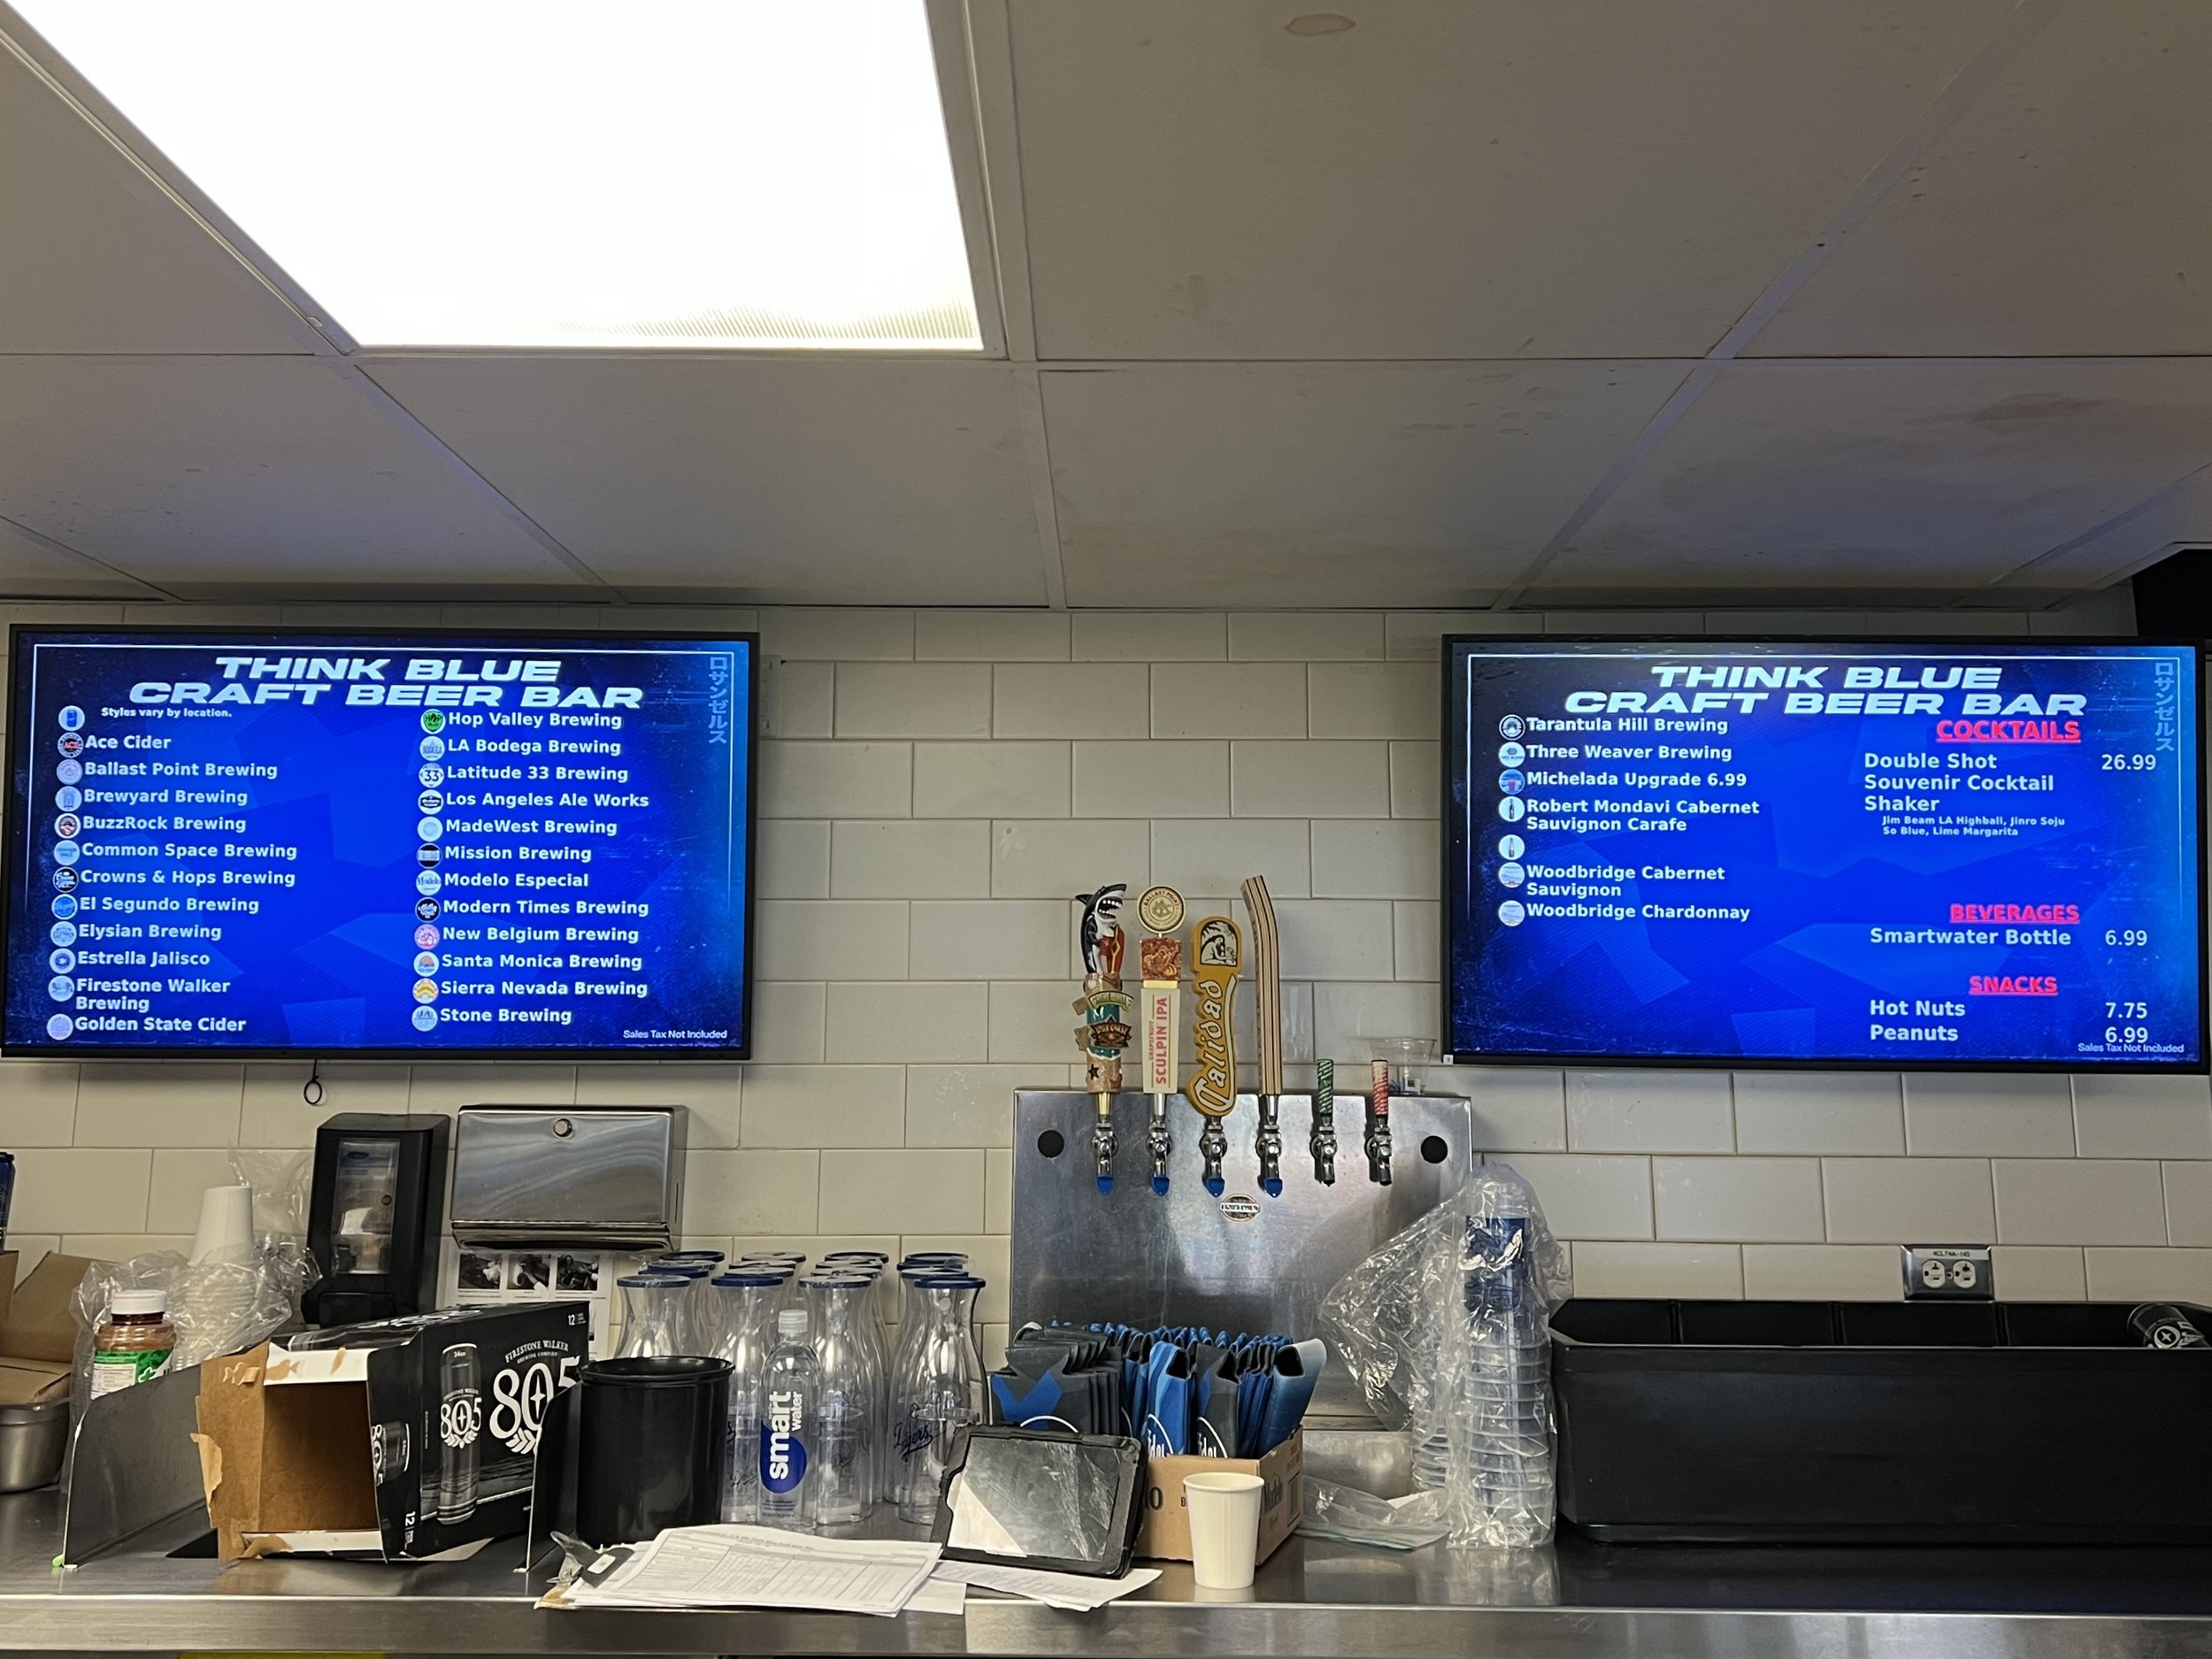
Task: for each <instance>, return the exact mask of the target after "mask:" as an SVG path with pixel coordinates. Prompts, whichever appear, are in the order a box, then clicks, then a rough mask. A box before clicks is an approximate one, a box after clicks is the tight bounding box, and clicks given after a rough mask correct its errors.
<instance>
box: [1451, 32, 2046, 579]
mask: <svg viewBox="0 0 2212 1659" xmlns="http://www.w3.org/2000/svg"><path fill="white" fill-rule="evenodd" d="M2062 4H2063V0H2018V4H2016V5H2015V6H2014V7H2013V9H2012V11H2011V12H2009V13H2008V14H2007V16H2006V17H2005V19H2004V20H2003V21H2002V23H2001V24H2000V25H1999V26H1998V27H1997V28H1996V29H1994V30H1993V31H1992V32H1991V34H1990V35H1989V36H1988V38H1987V39H1985V41H1984V42H1982V44H1981V46H1980V47H1979V48H1978V50H1976V51H1975V53H1974V55H1973V57H1972V58H1969V59H1968V60H1967V62H1966V64H1965V65H1963V66H1962V68H1961V69H1960V70H1959V71H1958V73H1955V75H1953V76H1952V77H1951V78H1950V80H1949V81H1947V82H1946V83H1945V84H1944V86H1943V88H1942V89H1941V90H1940V91H1939V93H1937V95H1936V96H1935V97H1934V99H1933V100H1932V102H1931V103H1930V104H1929V105H1928V107H1927V108H1926V109H1925V110H1924V111H1922V112H1921V114H1920V117H1919V119H1916V121H1914V122H1913V124H1912V125H1911V127H1909V128H1907V129H1906V131H1905V133H1904V134H1902V135H1901V137H1900V138H1899V139H1898V141H1897V142H1895V143H1894V144H1893V145H1892V146H1891V147H1890V149H1889V151H1888V153H1887V154H1886V155H1885V156H1884V157H1882V159H1881V160H1880V162H1878V164H1877V165H1875V167H1874V169H1873V170H1872V171H1871V172H1870V173H1868V174H1867V175H1866V176H1865V177H1864V178H1863V179H1862V180H1860V181H1859V183H1858V186H1857V188H1855V189H1854V190H1853V191H1852V192H1851V194H1850V195H1849V196H1847V197H1846V198H1845V199H1844V201H1843V203H1842V204H1841V205H1840V206H1839V207H1838V208H1837V209H1836V211H1835V212H1834V213H1833V214H1832V215H1831V216H1830V217H1829V219H1828V221H1827V223H1825V224H1824V225H1823V226H1822V227H1821V228H1820V229H1819V231H1818V232H1817V233H1816V234H1815V235H1814V236H1813V239H1812V241H1811V242H1809V243H1808V244H1807V245H1806V246H1805V247H1804V248H1802V249H1801V250H1799V252H1798V255H1797V257H1795V258H1794V259H1793V260H1791V261H1790V263H1789V264H1788V265H1786V266H1785V267H1784V269H1783V270H1782V271H1781V273H1779V274H1778V275H1777V276H1776V277H1775V278H1774V280H1772V281H1771V282H1770V283H1769V284H1768V285H1767V287H1766V288H1765V290H1764V291H1763V292H1762V293H1761V294H1760V296H1759V297H1758V298H1757V299H1755V300H1754V301H1753V302H1752V303H1751V305H1750V307H1749V308H1748V309H1747V311H1745V312H1744V314H1743V315H1742V316H1741V317H1740V318H1739V319H1737V320H1736V322H1735V324H1734V325H1733V326H1731V327H1730V328H1729V330H1728V331H1727V333H1725V334H1723V335H1722V336H1721V337H1720V339H1719V340H1718V341H1717V342H1715V343H1714V346H1713V349H1711V350H1710V351H1709V352H1708V353H1707V354H1706V365H1711V366H1706V365H1701V366H1700V367H1699V368H1696V369H1694V370H1692V371H1691V373H1690V374H1689V376H1688V377H1687V378H1686V380H1684V381H1683V383H1682V385H1681V387H1680V388H1678V389H1677V391H1676V393H1675V395H1674V396H1672V397H1670V398H1669V399H1668V400H1667V401H1666V403H1663V405H1661V407H1660V410H1659V412H1658V413H1657V414H1655V415H1654V416H1653V417H1652V419H1651V422H1650V424H1649V425H1648V426H1647V427H1646V428H1645V429H1644V430H1643V431H1642V432H1640V433H1639V434H1637V435H1636V439H1635V441H1634V442H1632V443H1631V444H1630V445H1629V447H1628V449H1626V451H1625V452H1624V453H1623V455H1622V457H1621V458H1620V460H1619V461H1618V462H1617V463H1616V464H1615V465H1614V466H1613V467H1612V468H1611V469H1610V470H1609V472H1607V473H1606V475H1605V476H1604V477H1603V478H1602V479H1601V480H1599V481H1598V484H1597V486H1596V488H1594V489H1592V490H1591V492H1590V494H1589V495H1588V496H1587V497H1586V498H1585V499H1584V500H1583V501H1582V502H1581V503H1579V504H1578V506H1577V507H1576V508H1575V510H1574V511H1573V512H1571V514H1569V515H1568V517H1567V519H1566V521H1565V522H1564V523H1563V524H1562V525H1561V526H1559V528H1558V529H1557V530H1556V531H1555V532H1554V533H1553V534H1552V536H1551V539H1550V540H1549V541H1546V542H1545V543H1544V545H1543V546H1542V547H1541V548H1540V549H1538V550H1537V553H1536V556H1535V557H1533V558H1532V559H1531V560H1530V561H1529V563H1528V566H1527V568H1526V569H1525V570H1524V571H1523V572H1521V574H1520V577H1519V579H1518V580H1516V581H1515V582H1514V583H1513V584H1512V585H1511V586H1509V588H1507V589H1506V590H1505V591H1504V592H1503V593H1502V594H1500V595H1498V597H1497V600H1496V602H1495V603H1494V604H1493V605H1492V607H1491V608H1492V609H1493V610H1496V611H1505V610H1509V609H1510V608H1511V607H1512V606H1513V605H1514V604H1515V603H1517V602H1518V600H1519V599H1520V597H1521V595H1523V594H1525V593H1526V592H1527V591H1528V590H1529V588H1532V587H1533V586H1534V585H1535V583H1536V582H1537V580H1538V579H1539V578H1540V577H1541V576H1542V575H1543V573H1544V572H1545V571H1546V570H1547V569H1548V567H1549V566H1550V565H1551V564H1552V562H1553V561H1554V560H1555V559H1556V558H1557V557H1559V555H1560V554H1561V553H1563V552H1564V551H1565V550H1566V549H1568V548H1569V547H1571V546H1572V545H1573V542H1574V539H1575V537H1576V536H1578V535H1579V534H1581V533H1582V531H1583V530H1584V528H1585V527H1586V526H1587V525H1588V524H1589V523H1590V521H1591V520H1592V519H1593V518H1595V517H1596V516H1597V514H1598V512H1599V511H1600V510H1601V509H1602V508H1603V507H1604V505H1605V503H1607V502H1608V501H1609V500H1610V499H1611V498H1612V497H1613V495H1615V494H1616V493H1617V491H1618V490H1619V489H1620V488H1621V486H1622V485H1624V484H1625V483H1626V482H1627V481H1628V479H1629V477H1630V475H1631V474H1632V473H1633V472H1635V471H1636V470H1637V469H1638V468H1639V467H1640V466H1641V465H1643V464H1644V463H1645V462H1646V461H1647V459H1649V457H1650V456H1651V454H1652V452H1653V451H1654V450H1655V449H1657V448H1658V447H1659V444H1660V442H1661V441H1662V440H1663V439H1664V438H1665V436H1666V434H1667V433H1668V432H1669V430H1671V428H1672V427H1673V426H1674V425H1675V424H1676V423H1677V422H1678V421H1679V420H1680V419H1682V418H1683V416H1684V415H1686V414H1687V413H1688V412H1689V411H1690V408H1691V406H1692V405H1693V404H1694V403H1696V402H1697V401H1698V400H1699V399H1700V398H1701V397H1702V396H1704V395H1705V393H1706V392H1707V391H1708V390H1709V388H1711V386H1712V384H1713V382H1714V381H1715V380H1717V379H1718V378H1719V368H1718V366H1717V365H1720V364H1724V363H1726V362H1729V361H1731V360H1732V359H1733V358H1735V357H1738V356H1739V355H1740V353H1741V352H1742V351H1743V350H1744V349H1745V348H1746V347H1747V346H1748V345H1749V344H1750V343H1751V342H1752V341H1753V339H1755V337H1756V336H1757V334H1759V333H1760V331H1761V330H1763V328H1764V327H1765V326H1767V324H1768V323H1769V322H1770V321H1771V320H1772V319H1773V318H1774V316H1775V314H1776V313H1777V312H1778V311H1780V310H1781V309H1782V307H1783V306H1784V305H1786V304H1787V303H1789V300H1790V297H1791V296H1793V295H1794V294H1795V293H1796V292H1797V291H1798V290H1799V289H1800V288H1803V287H1804V286H1805V284H1806V283H1807V282H1808V281H1809V280H1811V278H1812V275H1813V273H1814V272H1816V271H1817V270H1818V269H1819V268H1820V266H1821V264H1822V263H1823V262H1824V260H1825V259H1826V258H1827V257H1828V256H1829V255H1830V253H1831V252H1832V251H1833V250H1834V249H1835V247H1836V246H1837V244H1838V243H1839V242H1842V241H1843V239H1844V238H1845V237H1846V236H1847V235H1849V234H1850V233H1851V231H1852V230H1853V228H1854V227H1856V226H1858V225H1860V224H1862V223H1863V222H1864V220H1865V219H1866V217H1867V216H1868V215H1869V214H1870V213H1871V212H1872V211H1874V209H1875V208H1876V206H1877V205H1878V204H1880V202H1881V201H1882V199H1883V198H1884V197H1885V196H1888V195H1889V193H1890V192H1891V191H1892V190H1893V189H1894V188H1896V187H1897V184H1898V182H1899V181H1900V180H1902V179H1903V178H1904V177H1905V176H1906V174H1907V173H1908V172H1909V170H1910V169H1911V167H1912V165H1913V164H1914V163H1915V161H1916V160H1917V159H1918V158H1919V157H1920V156H1921V154H1922V153H1923V152H1924V151H1925V150H1927V148H1928V146H1929V145H1931V144H1932V143H1934V142H1935V141H1936V140H1937V139H1938V138H1939V137H1940V136H1941V135H1942V134H1943V133H1944V131H1945V130H1946V129H1947V127H1950V126H1951V124H1952V123H1953V122H1954V121H1955V120H1957V119H1958V118H1959V116H1960V115H1961V114H1962V113H1963V112H1964V111H1965V110H1966V109H1967V107H1968V106H1969V105H1970V104H1972V103H1973V101H1974V99H1975V98H1976V97H1978V96H1979V95H1980V94H1981V93H1982V92H1983V90H1984V89H1985V88H1987V87H1988V86H1990V85H1991V84H1992V83H1993V81H1995V80H1996V79H1997V77H1998V76H1999V75H2001V73H2003V72H2004V70H2005V67H2006V65H2008V64H2010V63H2011V62H2012V60H2013V59H2014V58H2016V57H2017V56H2018V55H2019V53H2020V51H2021V50H2022V49H2023V48H2024V47H2025V46H2026V45H2027V43H2028V42H2030V41H2031V40H2032V39H2033V38H2034V37H2035V35H2037V33H2038V32H2039V31H2040V30H2041V29H2042V28H2043V27H2045V26H2046V25H2047V24H2048V23H2049V21H2050V20H2051V19H2052V18H2053V17H2054V16H2055V15H2056V13H2057V12H2058V10H2059V8H2060V6H2061V5H2062Z"/></svg>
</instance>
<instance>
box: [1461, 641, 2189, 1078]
mask: <svg viewBox="0 0 2212 1659" xmlns="http://www.w3.org/2000/svg"><path fill="white" fill-rule="evenodd" d="M1537 644H1542V645H1602V646H1610V647H1618V648H1620V649H1624V650H1636V649H1655V650H1666V649H1677V648H1678V649H1686V650H1695V649H1701V648H1714V649H1726V648H1728V647H1731V646H1740V645H1776V646H1783V647H1801V648H1805V649H1852V648H1855V647H1860V646H1866V647H1873V648H1876V649H1880V648H1883V647H1889V648H1893V649H1900V650H1920V649H1938V650H1939V649H1943V648H1945V647H1961V648H1971V647H1977V646H1992V645H2000V646H2028V647H2041V648H2045V649H2055V648H2061V647H2065V646H2073V645H2111V646H2154V647H2159V648H2163V649H2180V650H2185V651H2189V652H2192V653H2193V654H2194V656H2195V657H2196V664H2197V673H2196V727H2195V732H2196V750H2195V753H2196V795H2197V900H2198V902H2197V907H2196V929H2197V1057H2196V1058H2195V1059H2194V1060H2174V1061H2127V1062H2124V1063H2121V1064H2101V1063H2098V1062H2094V1061H2091V1062H2086V1063H2071V1064H2070V1063H2068V1062H2066V1061H2054V1060H1940V1059H1935V1058H1932V1057H1924V1056H1911V1057H1910V1058H1909V1059H1908V1057H1907V1056H1899V1057H1898V1058H1897V1059H1895V1060H1872V1059H1857V1058H1841V1057H1839V1058H1834V1059H1810V1060H1797V1059H1786V1058H1771V1059H1769V1058H1760V1057H1755V1056H1747V1055H1726V1054H1711V1055H1692V1056H1683V1055H1659V1054H1636V1053H1626V1052H1623V1053H1613V1054H1585V1053H1568V1052H1564V1051H1548V1052H1544V1053H1535V1052H1515V1053H1494V1054H1493V1053H1475V1054H1460V1053H1458V1052H1457V1051H1456V1050H1455V1048H1453V1046H1452V994H1451V992H1452V944H1453V935H1454V932H1455V918H1456V916H1457V913H1458V907H1457V906H1456V905H1455V904H1454V902H1453V885H1452V856H1451V836H1450V834H1449V833H1448V823H1447V821H1446V815H1448V813H1450V812H1451V811H1452V810H1453V795H1452V747H1453V745H1452V719H1453V714H1454V704H1453V698H1452V680H1453V672H1452V671H1453V665H1454V664H1455V662H1456V660H1457V658H1458V648H1459V647H1461V646H1463V645H1472V646H1495V647H1499V648H1502V649H1510V648H1512V647H1515V646H1519V647H1523V648H1526V647H1528V646H1530V645H1537ZM1438 657H1439V664H1438V666H1439V670H1440V672H1439V676H1438V678H1439V680H1440V682H1441V684H1440V693H1439V695H1440V703H1441V709H1442V718H1441V720H1440V723H1439V725H1438V727H1437V737H1438V745H1437V747H1438V750H1439V754H1438V762H1439V782H1440V791H1439V795H1438V803H1437V813H1438V816H1437V837H1436V840H1437V861H1438V870H1437V875H1438V885H1437V897H1438V900H1439V902H1440V904H1441V906H1442V910H1443V916H1442V918H1441V921H1440V925H1439V926H1438V928H1437V930H1436V932H1437V949H1438V952H1439V956H1438V961H1437V999H1436V1001H1437V1016H1436V1017H1437V1025H1438V1028H1439V1030H1438V1042H1437V1048H1438V1052H1439V1053H1440V1055H1441V1056H1443V1057H1444V1058H1445V1059H1446V1060H1447V1061H1448V1062H1449V1063H1451V1064H1458V1065H1470V1066H1476V1065H1494V1066H1529V1067H1540V1068H1548V1069H1552V1070H1572V1071H1600V1070H1607V1069H1612V1070H1622V1071H1888V1072H1899V1073H1901V1072H1907V1071H1952V1072H2007V1073H2012V1072H2017V1073H2023V1074H2043V1075H2051V1074H2054V1073H2055V1074H2058V1075H2062V1076H2063V1075H2077V1074H2078V1075H2080V1076H2084V1077H2092V1076H2093V1077H2202V1076H2204V1075H2205V1074H2206V1073H2207V1072H2208V1071H2212V981H2208V956H2207V951H2208V947H2212V923H2208V918H2207V914H2206V911H2207V904H2208V897H2212V888H2208V883H2207V879H2206V875H2207V853H2208V849H2207V846H2206V841H2205V833H2206V819H2205V810H2206V797H2207V779H2206V772H2207V770H2208V768H2207V764H2206V753H2205V750H2206V732H2205V707H2206V687H2205V670H2206V666H2207V662H2208V642H2207V641H2204V640H2201V639H2172V638H2165V637H2154V636H2149V635H2144V636H2130V635H2120V634H2081V635H2074V634H2043V635H2036V634H1910V635H1904V636H1897V635H1890V634H1865V635H1860V636H1856V637H1852V636H1839V635H1834V634H1826V635H1805V634H1445V635H1443V636H1442V638H1441V640H1440V644H1439V651H1438Z"/></svg>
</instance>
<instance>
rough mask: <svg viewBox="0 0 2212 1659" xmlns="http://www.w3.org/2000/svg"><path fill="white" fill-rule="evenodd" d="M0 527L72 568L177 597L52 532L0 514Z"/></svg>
mask: <svg viewBox="0 0 2212 1659" xmlns="http://www.w3.org/2000/svg"><path fill="white" fill-rule="evenodd" d="M0 531H4V532H5V534H6V535H8V536H10V537H19V538H21V539H22V540H23V541H27V542H29V543H30V544H31V545H32V546H34V547H35V548H37V549H41V550H42V551H44V552H48V553H51V554H53V555H54V556H55V557H57V558H58V559H60V560H62V561H63V562H64V563H65V565H67V566H68V567H69V568H71V569H80V568H82V567H84V566H87V565H88V566H90V567H91V568H92V569H93V570H94V571H96V572H99V575H100V576H101V577H105V578H107V579H109V580H112V581H119V582H127V583H129V584H130V585H131V586H132V587H134V588H143V589H144V590H145V591H146V592H147V593H148V594H150V595H153V596H154V597H156V598H158V599H169V600H173V599H175V598H176V597H177V595H175V594H173V593H171V592H170V591H169V590H168V589H167V588H163V587H160V586H158V585H157V584H156V583H153V582H150V581H147V580H144V579H143V578H142V577H137V576H134V575H132V574H131V573H130V572H128V571H126V570H119V569H118V568H117V567H116V566H115V565H111V564H109V563H108V562H107V561H106V560H105V559H103V558H97V557H94V556H93V555H92V554H90V553H87V552H84V551H83V550H82V549H78V548H73V547H71V546H70V545H69V544H68V543H67V542H65V541H56V540H55V539H54V538H53V537H52V536H50V535H46V534H42V533H41V532H39V531H37V530H34V529H33V528H32V527H31V526H29V525H27V524H21V523H19V522H17V521H16V520H15V519H13V518H0ZM94 580H98V579H97V578H95V579H94Z"/></svg>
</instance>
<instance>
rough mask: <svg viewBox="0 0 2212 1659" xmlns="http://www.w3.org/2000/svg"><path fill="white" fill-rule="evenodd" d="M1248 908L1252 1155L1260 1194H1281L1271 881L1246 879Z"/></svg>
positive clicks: (1277, 960)
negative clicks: (1255, 1027) (1254, 1056)
mask: <svg viewBox="0 0 2212 1659" xmlns="http://www.w3.org/2000/svg"><path fill="white" fill-rule="evenodd" d="M1244 908H1245V911H1246V913H1247V914H1248V916H1249V917H1250V918H1251V921H1252V988H1253V992H1254V996H1253V1003H1254V1006H1255V1008H1256V1010H1257V1012H1258V1014H1259V1027H1260V1032H1259V1048H1260V1111H1259V1129H1258V1131H1257V1133H1255V1134H1254V1136H1253V1138H1252V1150H1253V1153H1254V1154H1255V1155H1256V1156H1257V1157H1258V1159H1259V1162H1260V1190H1261V1191H1262V1192H1263V1193H1265V1194H1267V1195H1268V1196H1269V1197H1270V1198H1280V1197H1281V1196H1282V1195H1283V1117H1282V1114H1283V975H1282V945H1281V936H1280V934H1279V933H1278V932H1277V931H1276V927H1275V902H1274V901H1273V900H1272V899H1271V898H1270V897H1269V896H1268V892H1267V878H1266V877H1264V876H1247V877H1246V878H1245V880H1244Z"/></svg>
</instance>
